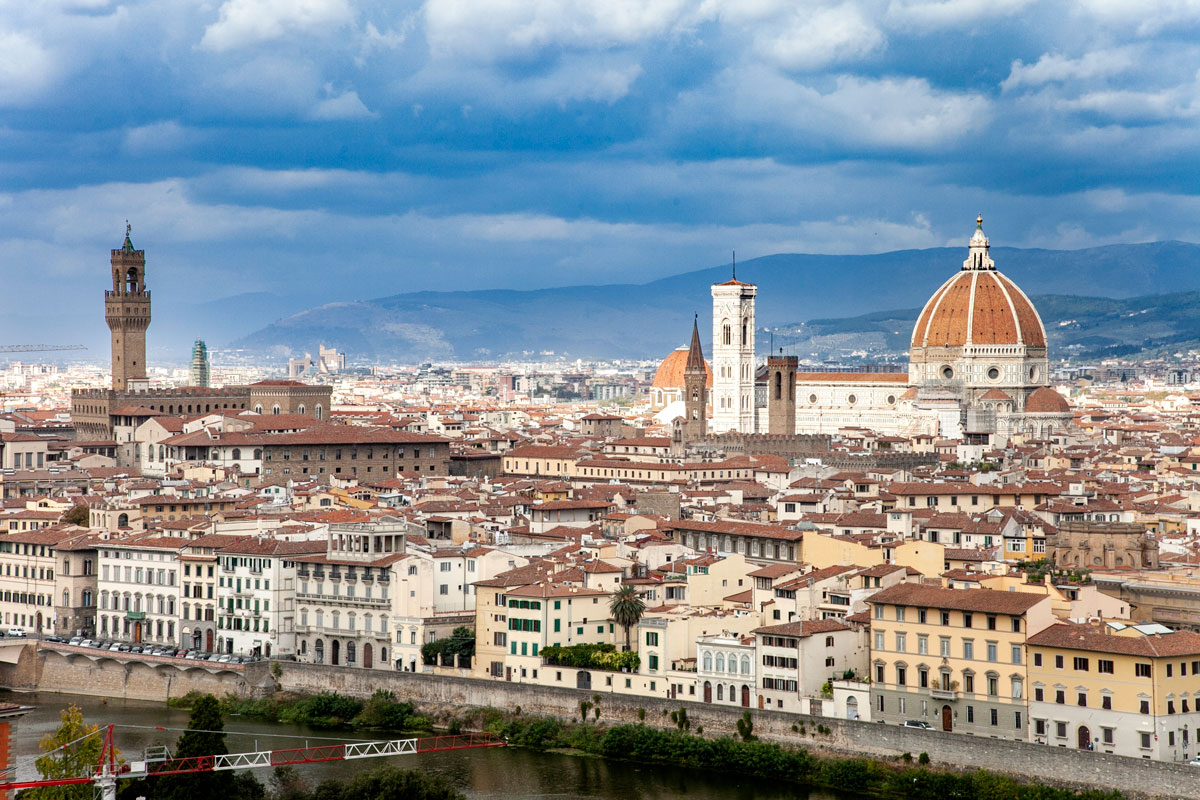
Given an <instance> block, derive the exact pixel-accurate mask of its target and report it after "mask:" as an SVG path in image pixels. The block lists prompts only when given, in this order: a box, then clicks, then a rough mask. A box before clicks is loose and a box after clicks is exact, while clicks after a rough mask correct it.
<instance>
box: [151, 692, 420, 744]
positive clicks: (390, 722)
mask: <svg viewBox="0 0 1200 800" xmlns="http://www.w3.org/2000/svg"><path fill="white" fill-rule="evenodd" d="M204 696H205V695H203V694H201V693H200V692H188V693H187V694H186V695H184V696H183V697H178V698H173V699H171V700H168V701H167V703H168V705H170V706H172V707H174V708H192V707H194V705H195V704H196V702H197V701H199V700H200V699H201V698H202V697H204ZM220 703H221V712H222V713H224V714H225V715H227V716H238V717H254V718H257V719H262V720H265V721H267V722H282V723H285V724H289V725H307V726H309V727H310V728H323V729H328V730H339V729H348V728H353V729H361V730H383V731H408V732H415V733H421V732H428V731H431V730H433V721H432V720H431V719H429V718H428V717H425V716H422V715H421V714H418V713H417V712H416V709H415V708H414V707H413V704H412V703H407V702H403V701H401V700H399V699H397V698H396V695H395V694H393V693H392V692H390V691H388V690H386V689H379V690H377V691H376V692H375V694H373V695H371V697H370V699H368V700H366V701H365V702H364V701H362V700H359V699H358V698H355V697H349V696H347V695H343V694H338V693H336V692H321V693H320V694H312V695H304V694H282V693H281V694H275V695H272V696H270V697H260V698H254V699H242V698H238V697H235V696H234V695H232V694H228V695H225V697H224V698H222V699H221V701H220Z"/></svg>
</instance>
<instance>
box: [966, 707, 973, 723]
mask: <svg viewBox="0 0 1200 800" xmlns="http://www.w3.org/2000/svg"><path fill="white" fill-rule="evenodd" d="M974 721H975V706H967V722H974Z"/></svg>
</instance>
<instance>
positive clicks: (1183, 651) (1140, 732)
mask: <svg viewBox="0 0 1200 800" xmlns="http://www.w3.org/2000/svg"><path fill="white" fill-rule="evenodd" d="M1028 647H1029V662H1030V663H1029V681H1030V684H1031V687H1032V693H1031V696H1030V700H1029V714H1030V719H1031V724H1030V728H1029V740H1030V741H1032V742H1037V743H1039V744H1045V745H1048V746H1051V747H1069V748H1078V749H1085V750H1098V751H1101V752H1105V753H1114V754H1116V755H1122V756H1129V757H1131V758H1145V759H1153V760H1156V761H1188V760H1189V759H1191V758H1192V757H1193V756H1195V755H1197V754H1198V753H1200V746H1198V744H1197V731H1200V634H1197V633H1191V632H1187V631H1172V630H1171V629H1170V628H1165V627H1163V626H1161V625H1156V624H1151V625H1139V626H1127V625H1125V624H1123V623H1117V622H1099V621H1097V622H1095V623H1090V624H1068V623H1059V624H1057V625H1052V626H1050V627H1048V628H1046V629H1045V630H1043V631H1041V632H1039V633H1036V634H1033V635H1031V636H1030V637H1029V642H1028Z"/></svg>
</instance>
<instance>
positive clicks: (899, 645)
mask: <svg viewBox="0 0 1200 800" xmlns="http://www.w3.org/2000/svg"><path fill="white" fill-rule="evenodd" d="M907 642H908V639H907V637H906V636H905V635H904V634H903V633H897V634H896V652H897V653H904V652H907V648H906V644H907Z"/></svg>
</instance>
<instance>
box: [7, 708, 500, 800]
mask: <svg viewBox="0 0 1200 800" xmlns="http://www.w3.org/2000/svg"><path fill="white" fill-rule="evenodd" d="M113 727H114V726H113V725H109V726H107V727H106V728H105V729H104V730H105V735H104V746H103V747H102V748H101V750H100V762H99V763H98V764H97V765H96V769H95V770H94V771H93V772H92V773H91V774H90V775H80V776H78V777H75V778H53V779H48V780H37V781H8V782H5V783H0V793H4V792H7V791H8V790H11V789H32V788H35V787H38V786H74V785H79V784H84V783H91V784H94V785H95V787H96V790H97V793H98V794H99V796H100V799H101V800H116V797H117V781H118V780H133V779H137V778H148V777H158V776H161V775H187V774H191V773H197V772H223V771H225V770H233V769H254V768H256V767H283V766H287V765H289V764H318V763H321V762H325V761H351V760H353V759H358V758H377V757H379V756H405V755H416V754H418V753H438V752H443V751H446V750H469V749H474V748H479V747H504V745H505V744H506V742H505V741H504V740H503V739H501V738H500V737H498V736H496V735H494V734H490V733H464V734H456V735H447V736H428V737H424V738H420V739H383V740H379V741H374V742H346V743H344V744H325V745H318V746H316V747H297V748H294V749H291V750H254V751H251V752H247V753H225V754H222V755H211V756H187V757H184V758H172V757H171V755H170V753H167V752H166V751H165V750H163V751H161V754H160V755H157V756H156V757H153V758H151V757H147V758H146V759H145V760H144V761H130V762H128V763H125V764H118V763H117V751H116V748H115V747H114V744H113ZM96 733H99V731H97V732H96ZM84 738H87V737H84Z"/></svg>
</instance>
